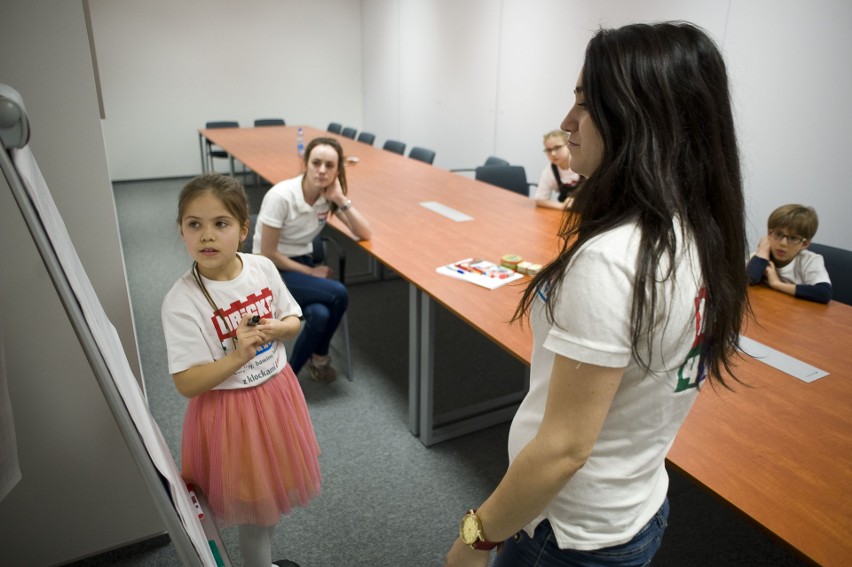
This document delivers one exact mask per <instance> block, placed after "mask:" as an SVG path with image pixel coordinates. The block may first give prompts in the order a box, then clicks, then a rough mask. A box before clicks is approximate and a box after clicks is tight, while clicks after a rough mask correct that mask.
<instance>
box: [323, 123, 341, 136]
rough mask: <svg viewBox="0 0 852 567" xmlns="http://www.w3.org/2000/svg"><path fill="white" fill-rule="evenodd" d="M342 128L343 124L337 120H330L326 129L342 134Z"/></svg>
mask: <svg viewBox="0 0 852 567" xmlns="http://www.w3.org/2000/svg"><path fill="white" fill-rule="evenodd" d="M342 128H343V126H341V125H340V124H338V123H337V122H329V123H328V128H326V130H328V131H329V132H331V133H332V134H340V130H341V129H342Z"/></svg>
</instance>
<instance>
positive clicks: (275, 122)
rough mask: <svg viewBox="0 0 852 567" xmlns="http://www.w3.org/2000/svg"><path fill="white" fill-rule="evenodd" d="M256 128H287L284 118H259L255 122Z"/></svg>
mask: <svg viewBox="0 0 852 567" xmlns="http://www.w3.org/2000/svg"><path fill="white" fill-rule="evenodd" d="M254 125H255V126H286V125H287V123H286V122H285V121H284V119H283V118H258V119H257V120H255V121H254Z"/></svg>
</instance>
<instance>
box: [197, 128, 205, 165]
mask: <svg viewBox="0 0 852 567" xmlns="http://www.w3.org/2000/svg"><path fill="white" fill-rule="evenodd" d="M198 149H199V150H201V173H207V159H206V156H205V155H204V136H203V135H202V134H201V132H199V133H198Z"/></svg>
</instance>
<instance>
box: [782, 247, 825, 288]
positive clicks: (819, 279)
mask: <svg viewBox="0 0 852 567" xmlns="http://www.w3.org/2000/svg"><path fill="white" fill-rule="evenodd" d="M776 269H777V272H778V277H779V278H781V281H784V282H787V283H792V284H796V285H816V284H818V283H827V284H830V283H831V278H829V277H828V270H826V269H825V260H824V259H823V257H822V255H821V254H816V253H815V252H811V251H810V250H802V251H801V252H799V253H798V254H796V256H795V257H794V258H793V260H792V261H791V262H790V263H789V264H787V265H786V266H784V267H783V268H777V267H776Z"/></svg>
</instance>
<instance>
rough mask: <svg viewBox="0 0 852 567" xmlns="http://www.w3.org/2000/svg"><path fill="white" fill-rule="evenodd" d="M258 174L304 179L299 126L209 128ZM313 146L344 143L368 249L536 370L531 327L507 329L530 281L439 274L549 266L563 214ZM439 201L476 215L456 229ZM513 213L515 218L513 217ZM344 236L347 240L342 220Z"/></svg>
mask: <svg viewBox="0 0 852 567" xmlns="http://www.w3.org/2000/svg"><path fill="white" fill-rule="evenodd" d="M201 132H202V135H205V136H208V137H209V138H210V139H211V140H212V141H213V142H214V143H216V144H217V145H219V146H221V147H223V148H226V149H227V150H228V151H229V152H231V153H232V155H233V156H234V157H235V158H237V159H238V160H240V161H242V162H243V163H245V164H246V165H247V166H248V167H250V168H251V169H252V170H253V171H255V172H257V173H258V174H259V175H261V176H262V177H264V178H265V179H267V180H268V181H269V182H271V183H276V182H278V181H281V180H283V179H287V178H290V177H293V176H295V175H297V174H298V173H299V171H300V167H301V164H300V160H299V159H298V158H297V156H296V152H295V149H296V134H295V132H296V128H295V127H290V126H286V127H262V128H227V129H221V130H202V131H201ZM304 135H305V143H306V144H307V142H308V141H309V140H310V139H312V138H314V137H317V136H331V137H334V138H336V139H338V140H339V141H340V142H341V144H342V146H343V149H344V153H345V154H346V156H347V157H357V158H358V159H359V161H358V163H356V164H350V165H349V166H347V168H346V177H347V180H348V182H349V197H350V198H351V199H352V201H353V202H354V203H355V204H356V206H357V207H358V210H359V212H361V214H363V215H364V216H365V217H366V218H367V219H368V220H369V221H370V225H371V228H372V230H373V238H372V239H371V240H369V241H365V242H361V243H360V244H361V246H362V247H363V248H364V249H365V250H367V251H368V252H369V253H370V254H372V255H373V256H375V257H376V258H377V259H378V260H379V261H380V262H382V263H383V264H385V265H386V266H388V267H390V268H392V269H393V270H394V271H395V272H397V273H398V274H399V275H400V276H402V277H403V278H405V279H406V280H407V281H409V282H411V283H413V284H414V285H415V286H417V287H418V288H419V289H421V290H422V291H424V292H426V293H427V294H429V296H430V297H432V298H433V299H434V300H436V301H437V302H439V303H440V304H441V305H443V306H444V307H446V308H447V309H449V310H450V311H451V312H453V313H455V314H456V315H457V316H458V317H460V318H462V319H463V320H464V321H466V322H467V323H468V324H469V325H471V326H472V327H474V328H475V329H477V330H479V331H480V332H481V333H483V334H484V335H486V336H487V337H488V338H490V339H491V340H493V341H495V342H496V343H498V344H499V345H501V346H502V347H503V348H505V349H506V350H507V351H508V352H510V353H511V354H513V355H514V356H515V357H517V358H518V359H519V360H521V361H523V362H526V363H527V364H529V361H530V357H531V355H532V338H531V334H530V332H529V329H528V327H527V326H526V325H523V326H521V325H519V324H512V325H508V324H506V322H507V321H509V320H510V319H511V317H512V314H513V313H514V310H515V307H516V306H517V304H518V301H519V300H520V294H521V292H522V291H523V289H524V286H525V285H526V283H528V282H529V278H528V277H526V276H525V277H524V278H522V279H520V280H517V281H516V282H513V283H510V284H507V285H504V286H503V287H500V288H498V289H496V290H488V289H485V288H482V287H479V286H476V285H473V284H471V283H469V282H465V281H461V280H456V279H453V278H450V277H447V276H445V275H441V274H439V273H437V272H436V271H435V270H436V268H437V267H438V266H441V265H445V264H449V263H451V262H455V261H457V260H462V259H464V258H469V257H477V258H483V259H485V260H489V261H492V262H496V263H499V262H500V258H501V257H502V256H504V255H506V254H517V255H520V256H521V257H523V258H524V259H526V260H529V261H531V262H535V263H540V264H543V263H545V262H547V261H548V260H550V259H551V258H552V257H553V256H554V255H555V254H556V252H557V250H558V248H557V246H558V240H557V238H556V236H555V234H556V229H555V228H554V227H556V226H557V225H558V223H559V220H560V218H561V216H560V212H559V211H556V210H552V209H542V208H539V207H536V206H535V203H534V202H533V201H532V199H528V198H525V197H523V196H522V195H518V194H515V193H512V192H510V191H506V190H503V189H499V188H496V187H494V186H492V185H488V184H486V183H482V182H479V181H474V180H472V179H470V178H469V177H465V176H462V175H459V174H456V173H450V172H448V171H446V170H442V169H439V168H436V167H434V166H431V165H429V164H426V163H423V162H420V161H417V160H414V159H411V158H408V157H404V156H400V155H398V154H394V153H392V152H388V151H385V150H382V149H381V148H375V147H372V146H369V145H367V144H363V143H361V142H356V141H354V140H350V139H348V138H344V137H342V136H337V135H334V134H329V133H328V132H323V131H319V130H315V129H313V128H307V127H305V128H304ZM427 201H437V202H439V203H441V204H443V205H446V206H447V207H450V208H452V209H455V210H456V211H459V212H461V213H464V214H466V215H468V216H471V217H473V220H471V221H464V222H456V221H453V220H450V219H448V218H446V217H444V216H443V215H440V214H438V213H436V212H434V211H431V210H429V209H427V208H425V207H422V206H420V203H421V202H427ZM507 211H510V212H509V213H507ZM332 224H333V226H335V228H337V229H339V230H341V231H343V232H346V230H345V228H344V227H343V226H342V224H341V223H339V222H333V223H332Z"/></svg>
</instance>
